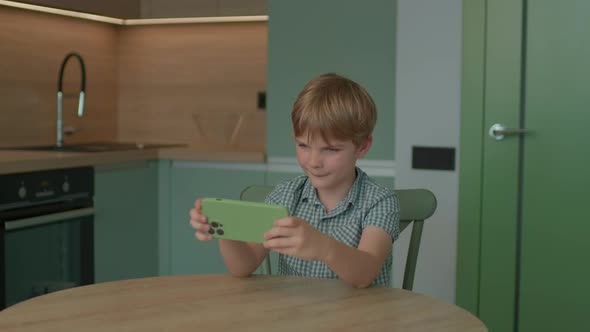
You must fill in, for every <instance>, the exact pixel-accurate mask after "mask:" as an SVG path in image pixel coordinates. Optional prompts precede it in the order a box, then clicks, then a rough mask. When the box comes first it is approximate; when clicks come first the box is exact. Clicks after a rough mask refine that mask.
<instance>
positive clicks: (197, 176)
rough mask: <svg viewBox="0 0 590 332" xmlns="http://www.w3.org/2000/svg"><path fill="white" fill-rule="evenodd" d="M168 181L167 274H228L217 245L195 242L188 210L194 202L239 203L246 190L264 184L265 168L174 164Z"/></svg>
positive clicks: (262, 165)
mask: <svg viewBox="0 0 590 332" xmlns="http://www.w3.org/2000/svg"><path fill="white" fill-rule="evenodd" d="M169 178H170V189H169V191H170V198H169V199H170V213H169V215H170V220H169V234H170V236H169V238H170V243H169V248H170V250H169V252H170V254H169V264H168V266H169V269H170V274H172V275H178V274H205V273H228V270H227V268H226V267H225V264H224V263H223V259H222V257H221V255H220V254H219V248H218V246H217V241H216V240H212V241H208V242H201V241H198V240H197V239H195V236H194V230H193V228H192V227H191V226H190V224H189V210H190V209H191V208H192V207H193V205H194V202H195V200H196V199H197V198H201V197H218V198H226V199H239V197H240V193H241V191H242V189H244V188H245V187H247V186H249V185H261V184H264V183H265V168H264V164H251V165H250V164H235V163H232V164H230V163H227V164H226V163H197V162H194V163H193V162H175V163H173V164H172V166H171V169H170V174H169Z"/></svg>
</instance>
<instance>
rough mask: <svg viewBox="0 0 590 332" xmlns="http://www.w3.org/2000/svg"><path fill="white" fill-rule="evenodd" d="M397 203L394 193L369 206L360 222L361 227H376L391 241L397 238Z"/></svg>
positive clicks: (398, 215) (398, 213) (398, 214)
mask: <svg viewBox="0 0 590 332" xmlns="http://www.w3.org/2000/svg"><path fill="white" fill-rule="evenodd" d="M399 217H400V212H399V201H398V198H397V196H396V195H395V193H394V192H389V193H388V194H387V195H385V196H383V197H382V198H381V199H378V200H377V201H376V203H375V204H374V205H373V206H371V208H370V209H369V211H368V213H367V214H366V215H365V218H364V219H363V221H362V227H363V229H365V228H366V227H368V226H376V227H379V228H382V229H384V230H385V231H386V232H387V234H389V235H390V236H391V239H392V240H393V241H395V240H397V239H398V237H399V233H400V231H399Z"/></svg>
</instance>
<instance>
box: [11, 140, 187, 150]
mask: <svg viewBox="0 0 590 332" xmlns="http://www.w3.org/2000/svg"><path fill="white" fill-rule="evenodd" d="M175 146H179V145H173V144H141V143H123V142H95V143H80V144H67V145H64V146H61V147H59V146H55V145H38V146H18V147H7V148H0V149H1V150H27V151H55V152H109V151H129V150H147V149H157V148H164V147H175Z"/></svg>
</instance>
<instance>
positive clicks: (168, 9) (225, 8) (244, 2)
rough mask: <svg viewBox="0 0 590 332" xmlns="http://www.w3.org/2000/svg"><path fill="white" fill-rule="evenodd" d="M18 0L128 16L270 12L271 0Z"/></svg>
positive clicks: (122, 16) (61, 7)
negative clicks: (269, 3) (268, 2)
mask: <svg viewBox="0 0 590 332" xmlns="http://www.w3.org/2000/svg"><path fill="white" fill-rule="evenodd" d="M18 2H24V3H30V4H34V5H39V6H47V7H53V8H59V9H66V10H73V11H78V12H83V13H91V14H97V15H103V16H109V17H116V18H125V19H137V18H170V17H201V16H242V15H266V13H267V9H266V8H267V0H206V1H205V0H201V1H193V0H132V1H119V0H102V1H72V0H28V1H18Z"/></svg>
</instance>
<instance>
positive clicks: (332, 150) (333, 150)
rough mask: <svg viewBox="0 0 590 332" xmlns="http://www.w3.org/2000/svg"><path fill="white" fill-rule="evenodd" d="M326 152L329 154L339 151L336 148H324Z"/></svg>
mask: <svg viewBox="0 0 590 332" xmlns="http://www.w3.org/2000/svg"><path fill="white" fill-rule="evenodd" d="M326 150H327V151H329V152H338V151H340V149H338V148H326Z"/></svg>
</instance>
